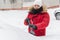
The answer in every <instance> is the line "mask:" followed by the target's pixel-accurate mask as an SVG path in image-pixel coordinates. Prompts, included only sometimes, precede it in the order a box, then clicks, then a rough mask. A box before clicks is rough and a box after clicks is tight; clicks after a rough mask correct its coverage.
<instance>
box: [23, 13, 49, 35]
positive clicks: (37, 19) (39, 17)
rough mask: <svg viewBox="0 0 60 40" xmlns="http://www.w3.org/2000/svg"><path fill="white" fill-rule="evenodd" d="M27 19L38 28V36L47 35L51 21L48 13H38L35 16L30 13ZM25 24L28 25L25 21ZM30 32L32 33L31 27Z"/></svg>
mask: <svg viewBox="0 0 60 40" xmlns="http://www.w3.org/2000/svg"><path fill="white" fill-rule="evenodd" d="M27 18H29V19H30V23H31V24H34V25H35V26H37V30H34V32H35V35H36V36H42V35H45V30H46V27H47V26H48V24H49V20H50V17H49V14H48V13H47V12H42V13H37V14H35V15H34V14H32V13H31V12H29V14H28V16H27ZM24 24H25V25H28V23H27V22H26V21H24ZM28 30H29V32H30V30H31V29H30V27H29V29H28Z"/></svg>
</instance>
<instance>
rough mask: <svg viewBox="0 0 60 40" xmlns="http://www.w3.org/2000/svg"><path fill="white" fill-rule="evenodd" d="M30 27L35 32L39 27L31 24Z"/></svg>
mask: <svg viewBox="0 0 60 40" xmlns="http://www.w3.org/2000/svg"><path fill="white" fill-rule="evenodd" d="M29 27H32V28H33V29H34V30H37V27H36V26H35V25H32V24H30V25H29Z"/></svg>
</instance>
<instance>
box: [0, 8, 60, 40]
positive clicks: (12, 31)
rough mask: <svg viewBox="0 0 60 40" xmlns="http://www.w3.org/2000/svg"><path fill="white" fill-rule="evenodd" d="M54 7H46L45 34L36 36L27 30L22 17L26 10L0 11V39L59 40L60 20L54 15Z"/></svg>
mask: <svg viewBox="0 0 60 40" xmlns="http://www.w3.org/2000/svg"><path fill="white" fill-rule="evenodd" d="M56 9H59V8H55V9H48V12H49V15H50V24H49V26H48V27H47V31H46V36H42V37H36V36H33V35H31V34H29V33H28V32H27V30H28V27H27V26H25V25H24V19H25V18H26V16H27V14H28V10H7V11H0V40H60V20H56V19H55V16H54V11H55V10H56Z"/></svg>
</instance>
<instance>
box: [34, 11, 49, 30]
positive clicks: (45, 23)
mask: <svg viewBox="0 0 60 40" xmlns="http://www.w3.org/2000/svg"><path fill="white" fill-rule="evenodd" d="M43 15H44V17H43V20H42V22H41V23H37V24H35V25H36V26H37V28H38V29H43V28H46V27H47V26H48V24H49V21H50V17H49V14H48V13H47V12H45V14H43Z"/></svg>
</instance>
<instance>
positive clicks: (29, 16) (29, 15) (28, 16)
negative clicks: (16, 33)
mask: <svg viewBox="0 0 60 40" xmlns="http://www.w3.org/2000/svg"><path fill="white" fill-rule="evenodd" d="M31 17H32V15H31V14H30V12H29V13H28V15H27V17H26V18H29V19H31ZM24 24H25V25H28V23H27V22H26V19H25V20H24Z"/></svg>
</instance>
